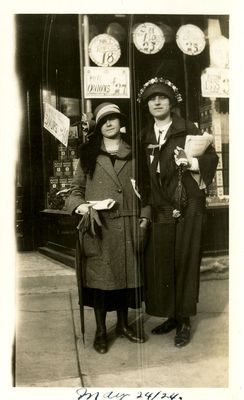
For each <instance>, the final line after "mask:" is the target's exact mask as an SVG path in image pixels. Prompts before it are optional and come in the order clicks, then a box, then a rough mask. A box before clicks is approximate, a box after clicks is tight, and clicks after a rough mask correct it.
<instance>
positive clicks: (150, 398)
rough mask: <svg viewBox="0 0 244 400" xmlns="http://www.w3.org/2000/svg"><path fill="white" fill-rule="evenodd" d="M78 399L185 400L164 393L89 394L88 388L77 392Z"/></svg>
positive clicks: (177, 395)
mask: <svg viewBox="0 0 244 400" xmlns="http://www.w3.org/2000/svg"><path fill="white" fill-rule="evenodd" d="M76 393H77V396H78V397H77V399H76V400H102V399H109V400H125V399H126V400H129V399H130V400H163V399H165V400H166V399H168V400H183V398H182V397H181V396H180V394H179V393H165V392H163V391H157V392H156V391H155V392H147V391H145V392H143V391H140V390H139V391H137V392H131V393H126V392H121V393H120V392H116V391H113V390H111V391H108V392H102V391H97V392H89V391H88V390H87V389H86V388H80V389H77V390H76Z"/></svg>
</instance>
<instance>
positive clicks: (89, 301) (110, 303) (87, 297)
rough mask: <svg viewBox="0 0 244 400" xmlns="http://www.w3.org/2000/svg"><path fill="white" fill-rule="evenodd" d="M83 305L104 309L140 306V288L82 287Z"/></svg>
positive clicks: (113, 309) (112, 309)
mask: <svg viewBox="0 0 244 400" xmlns="http://www.w3.org/2000/svg"><path fill="white" fill-rule="evenodd" d="M82 297H83V305H84V306H89V307H93V308H99V309H102V310H105V311H115V310H123V309H125V308H134V309H136V308H140V307H141V305H142V288H141V287H140V288H135V289H134V288H133V289H121V290H100V289H92V288H88V287H83V288H82Z"/></svg>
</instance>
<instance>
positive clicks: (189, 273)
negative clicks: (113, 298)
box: [142, 114, 218, 317]
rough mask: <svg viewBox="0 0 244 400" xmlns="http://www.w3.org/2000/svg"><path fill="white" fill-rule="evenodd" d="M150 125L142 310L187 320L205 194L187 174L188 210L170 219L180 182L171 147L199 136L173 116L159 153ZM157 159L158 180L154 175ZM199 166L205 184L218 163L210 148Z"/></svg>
mask: <svg viewBox="0 0 244 400" xmlns="http://www.w3.org/2000/svg"><path fill="white" fill-rule="evenodd" d="M153 125H154V122H152V123H151V125H149V126H148V127H146V128H145V129H144V130H143V131H142V143H143V146H144V148H145V151H146V153H147V162H148V167H149V170H150V177H151V191H152V206H153V223H152V226H151V233H150V241H149V244H148V247H147V251H146V255H145V301H146V311H147V313H148V314H151V315H155V316H161V317H170V316H172V317H174V316H191V315H195V314H196V304H197V301H198V294H199V272H200V261H201V238H202V225H203V216H204V210H205V191H204V190H203V189H199V186H198V184H197V182H196V180H195V179H194V178H193V177H192V174H191V172H190V171H186V172H185V173H184V175H183V184H184V187H185V190H186V194H187V206H186V207H185V209H184V211H183V213H182V217H181V218H178V219H176V218H174V217H173V210H174V209H176V208H177V203H176V202H175V197H174V195H175V189H176V187H177V183H178V176H177V169H176V164H175V161H174V149H175V148H176V146H180V147H182V148H184V145H185V139H186V135H187V134H190V135H196V134H201V133H200V131H199V130H198V129H197V128H196V126H195V125H194V124H193V123H191V122H187V121H185V120H184V119H182V118H181V117H179V116H177V115H175V114H172V125H171V126H170V128H169V130H168V132H167V135H166V139H167V140H166V142H165V144H164V145H163V146H162V147H161V148H160V150H159V149H158V148H156V149H153V148H152V147H153V146H152V145H156V144H157V142H156V137H155V133H154V128H153ZM153 152H154V158H153V157H152V153H153ZM150 156H151V157H150ZM152 159H153V161H152ZM158 161H159V163H160V177H159V174H158V173H157V172H156V167H157V163H158ZM198 162H199V168H200V174H201V177H202V178H203V181H204V182H205V184H206V185H209V184H210V183H211V181H212V179H213V177H214V174H215V170H216V167H217V163H218V157H217V155H216V153H215V150H214V148H213V147H212V146H209V147H208V148H207V150H206V152H205V153H204V155H202V156H200V157H199V158H198Z"/></svg>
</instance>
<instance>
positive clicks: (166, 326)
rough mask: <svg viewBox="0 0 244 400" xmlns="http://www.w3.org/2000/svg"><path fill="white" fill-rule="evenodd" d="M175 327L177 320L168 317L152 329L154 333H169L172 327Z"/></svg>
mask: <svg viewBox="0 0 244 400" xmlns="http://www.w3.org/2000/svg"><path fill="white" fill-rule="evenodd" d="M176 327H177V321H176V320H175V319H174V318H168V319H167V321H164V322H163V323H162V324H161V325H158V326H156V328H154V329H153V330H152V333H153V334H154V335H163V334H165V333H169V332H170V331H172V330H173V329H175V328H176Z"/></svg>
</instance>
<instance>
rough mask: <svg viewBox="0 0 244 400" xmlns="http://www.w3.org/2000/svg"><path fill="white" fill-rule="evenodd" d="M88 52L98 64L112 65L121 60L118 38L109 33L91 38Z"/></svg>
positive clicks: (102, 65) (103, 65)
mask: <svg viewBox="0 0 244 400" xmlns="http://www.w3.org/2000/svg"><path fill="white" fill-rule="evenodd" d="M88 53H89V57H90V58H91V60H92V61H93V62H94V63H95V64H96V65H99V66H101V67H110V66H112V65H114V64H115V63H116V62H117V61H118V60H119V58H120V55H121V49H120V44H119V42H118V40H117V39H115V38H114V37H113V36H111V35H108V34H107V33H102V34H101V35H97V36H95V37H94V38H93V39H92V40H91V42H90V43H89V47H88Z"/></svg>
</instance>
